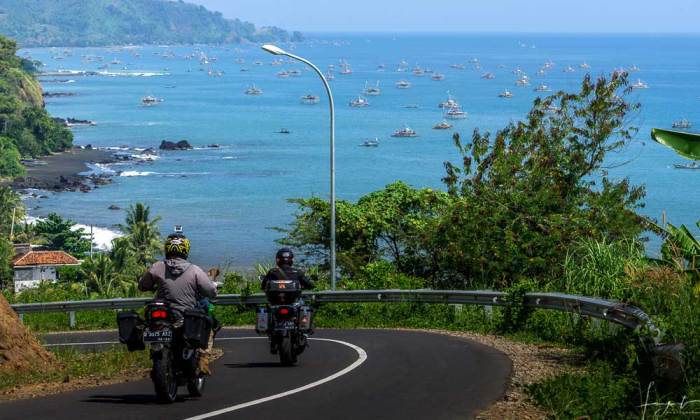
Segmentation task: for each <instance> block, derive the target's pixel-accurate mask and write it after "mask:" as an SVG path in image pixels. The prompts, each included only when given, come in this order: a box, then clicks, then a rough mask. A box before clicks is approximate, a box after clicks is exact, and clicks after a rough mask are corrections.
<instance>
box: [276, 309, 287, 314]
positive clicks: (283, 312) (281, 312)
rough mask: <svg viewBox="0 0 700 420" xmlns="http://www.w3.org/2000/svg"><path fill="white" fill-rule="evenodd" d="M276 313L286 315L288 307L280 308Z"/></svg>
mask: <svg viewBox="0 0 700 420" xmlns="http://www.w3.org/2000/svg"><path fill="white" fill-rule="evenodd" d="M278 313H279V314H280V315H288V314H289V309H287V308H280V310H279V311H278Z"/></svg>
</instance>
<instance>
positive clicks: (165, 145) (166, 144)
mask: <svg viewBox="0 0 700 420" xmlns="http://www.w3.org/2000/svg"><path fill="white" fill-rule="evenodd" d="M159 149H160V150H190V149H192V145H190V143H189V142H188V141H187V140H180V141H179V142H177V143H175V142H172V141H168V140H163V141H162V142H161V143H160V146H159Z"/></svg>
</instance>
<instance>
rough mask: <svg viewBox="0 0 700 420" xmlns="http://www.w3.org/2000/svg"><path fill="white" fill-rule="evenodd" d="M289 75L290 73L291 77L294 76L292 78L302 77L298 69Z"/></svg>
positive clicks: (289, 72)
mask: <svg viewBox="0 0 700 420" xmlns="http://www.w3.org/2000/svg"><path fill="white" fill-rule="evenodd" d="M287 73H288V74H289V75H290V76H292V77H299V76H301V72H300V71H299V70H297V69H293V70H289V71H288V72H287Z"/></svg>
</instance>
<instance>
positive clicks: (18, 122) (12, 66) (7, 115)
mask: <svg viewBox="0 0 700 420" xmlns="http://www.w3.org/2000/svg"><path fill="white" fill-rule="evenodd" d="M16 53H17V44H16V43H15V42H14V41H13V40H11V39H8V38H5V37H3V36H0V178H6V177H14V176H18V175H22V174H23V173H24V167H23V166H22V165H21V163H20V158H22V157H36V156H41V155H46V154H48V153H50V152H56V151H61V150H65V149H66V148H68V147H70V146H71V145H72V142H73V135H72V134H71V132H70V131H68V129H66V128H65V127H63V126H62V125H60V124H59V123H57V122H56V121H54V120H53V119H52V118H51V116H50V115H49V114H48V113H47V112H46V110H44V101H43V99H42V96H41V86H40V85H39V83H38V82H37V81H36V79H35V78H34V76H33V75H32V74H31V73H30V71H31V68H32V64H31V63H30V62H28V61H27V60H24V59H21V58H19V57H17V55H16Z"/></svg>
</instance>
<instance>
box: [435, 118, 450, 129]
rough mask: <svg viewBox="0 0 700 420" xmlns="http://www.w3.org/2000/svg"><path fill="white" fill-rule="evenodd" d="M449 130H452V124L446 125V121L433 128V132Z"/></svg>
mask: <svg viewBox="0 0 700 420" xmlns="http://www.w3.org/2000/svg"><path fill="white" fill-rule="evenodd" d="M450 128H452V124H450V123H448V122H447V120H442V122H441V123H438V124H435V125H434V126H433V130H449V129H450Z"/></svg>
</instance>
